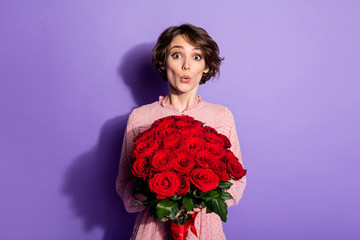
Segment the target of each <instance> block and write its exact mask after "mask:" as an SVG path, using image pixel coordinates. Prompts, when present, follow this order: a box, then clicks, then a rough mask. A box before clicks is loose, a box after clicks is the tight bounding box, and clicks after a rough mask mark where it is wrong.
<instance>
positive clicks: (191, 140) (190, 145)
mask: <svg viewBox="0 0 360 240" xmlns="http://www.w3.org/2000/svg"><path fill="white" fill-rule="evenodd" d="M204 144H205V140H204V139H202V138H199V137H188V138H187V139H186V140H185V144H184V147H185V149H186V150H187V151H191V150H194V149H195V150H197V151H199V150H202V149H204V147H205V145H204Z"/></svg>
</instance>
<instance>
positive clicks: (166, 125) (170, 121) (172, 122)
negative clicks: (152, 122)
mask: <svg viewBox="0 0 360 240" xmlns="http://www.w3.org/2000/svg"><path fill="white" fill-rule="evenodd" d="M173 127H175V120H174V118H173V117H172V116H170V117H169V119H167V120H166V121H163V122H161V123H159V125H158V126H157V127H156V129H157V130H163V129H165V128H173Z"/></svg>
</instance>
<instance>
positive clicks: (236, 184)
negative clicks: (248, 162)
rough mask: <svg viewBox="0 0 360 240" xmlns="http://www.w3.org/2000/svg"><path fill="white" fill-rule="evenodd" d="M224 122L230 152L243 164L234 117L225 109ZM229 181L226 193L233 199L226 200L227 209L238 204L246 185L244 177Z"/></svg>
mask: <svg viewBox="0 0 360 240" xmlns="http://www.w3.org/2000/svg"><path fill="white" fill-rule="evenodd" d="M224 120H225V129H226V132H227V136H228V137H229V140H230V142H231V148H230V150H231V151H232V152H233V153H234V155H235V156H236V157H237V158H238V159H239V161H240V163H241V164H243V163H242V158H241V152H240V145H239V140H238V136H237V132H236V127H235V122H234V117H233V115H232V113H231V111H230V110H229V109H227V108H226V113H225V118H224ZM230 181H231V182H232V183H233V185H232V186H231V187H230V189H229V190H228V192H229V193H230V194H231V195H232V196H233V199H229V200H226V204H227V205H228V207H230V206H233V205H236V204H238V202H239V200H240V199H241V197H242V195H243V192H244V189H245V185H246V176H244V177H242V178H241V179H240V180H238V181H234V180H230Z"/></svg>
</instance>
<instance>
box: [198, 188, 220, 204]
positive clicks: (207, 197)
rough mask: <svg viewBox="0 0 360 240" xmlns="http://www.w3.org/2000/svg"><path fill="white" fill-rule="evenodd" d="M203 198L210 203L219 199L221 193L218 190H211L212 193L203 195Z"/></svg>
mask: <svg viewBox="0 0 360 240" xmlns="http://www.w3.org/2000/svg"><path fill="white" fill-rule="evenodd" d="M201 197H202V198H203V199H204V200H205V201H210V200H211V199H214V198H218V197H219V192H218V191H217V190H211V191H209V192H206V193H201Z"/></svg>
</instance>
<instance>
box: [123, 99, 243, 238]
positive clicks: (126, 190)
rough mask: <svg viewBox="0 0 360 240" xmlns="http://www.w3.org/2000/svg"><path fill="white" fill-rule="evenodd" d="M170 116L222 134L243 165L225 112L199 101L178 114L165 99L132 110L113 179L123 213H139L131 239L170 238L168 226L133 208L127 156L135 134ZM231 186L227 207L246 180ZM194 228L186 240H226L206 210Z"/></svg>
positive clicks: (218, 221)
mask: <svg viewBox="0 0 360 240" xmlns="http://www.w3.org/2000/svg"><path fill="white" fill-rule="evenodd" d="M170 115H188V116H191V117H193V118H195V119H196V120H199V121H202V122H204V123H205V125H207V126H210V127H213V128H215V129H216V130H217V131H218V132H219V133H222V134H224V135H225V136H227V137H228V138H229V139H230V142H231V145H232V146H231V148H230V150H231V151H232V152H233V153H234V154H235V156H237V157H238V158H239V161H240V162H241V163H242V160H241V153H240V146H239V142H238V136H237V133H236V127H235V123H234V118H233V115H232V113H231V112H230V110H229V109H228V108H226V107H224V106H221V105H217V104H211V103H207V102H205V101H204V100H202V99H201V98H200V101H199V102H198V103H195V104H193V105H190V106H189V107H188V108H187V109H185V110H184V111H183V112H180V111H179V109H178V108H176V107H174V106H172V105H171V104H168V103H165V102H164V97H162V96H160V97H159V101H156V102H154V103H151V104H147V105H143V106H141V107H139V108H136V109H134V110H133V111H132V112H131V114H130V116H129V119H128V122H127V126H126V130H125V135H124V141H123V146H122V152H121V158H120V164H119V174H118V177H117V179H116V190H117V192H118V194H119V195H120V197H121V198H122V200H123V201H124V205H125V209H126V210H127V211H128V212H130V213H136V212H137V213H138V216H137V219H136V222H135V227H134V230H133V234H132V238H131V239H136V240H137V239H141V240H147V239H148V240H158V239H159V240H160V239H166V237H167V235H168V234H169V223H168V222H165V223H163V222H160V221H158V220H157V221H154V219H153V217H151V216H150V215H149V210H148V209H146V208H145V207H144V206H143V205H134V202H135V199H134V197H133V195H132V188H133V186H134V183H135V176H134V175H133V174H132V173H131V165H132V162H131V158H130V154H131V152H132V150H133V148H134V142H133V139H134V137H135V136H136V135H137V134H139V133H140V132H143V131H145V130H147V129H148V128H150V126H151V124H152V123H153V122H154V121H155V120H157V119H159V118H163V117H166V116H170ZM231 182H232V183H233V185H232V186H231V188H230V189H229V190H228V192H229V193H230V194H231V195H232V196H233V199H230V200H226V203H227V205H228V206H232V205H235V204H237V203H238V202H239V200H240V198H241V197H242V194H243V191H244V188H245V185H246V177H243V178H242V179H241V180H240V181H231ZM195 227H196V230H197V234H198V238H197V237H196V236H195V235H194V234H193V233H192V232H191V231H189V235H188V237H187V239H189V240H195V239H197V240H211V239H213V240H221V239H226V238H225V234H224V232H223V228H222V223H221V219H220V218H219V216H218V215H217V214H215V213H209V214H207V213H206V209H203V210H202V211H201V212H200V213H199V214H198V215H197V217H196V218H195Z"/></svg>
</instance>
